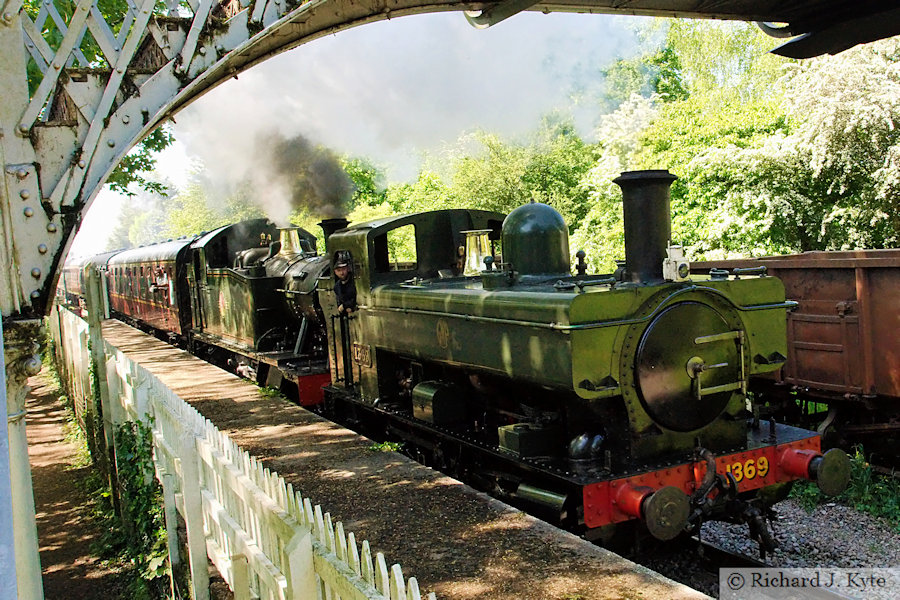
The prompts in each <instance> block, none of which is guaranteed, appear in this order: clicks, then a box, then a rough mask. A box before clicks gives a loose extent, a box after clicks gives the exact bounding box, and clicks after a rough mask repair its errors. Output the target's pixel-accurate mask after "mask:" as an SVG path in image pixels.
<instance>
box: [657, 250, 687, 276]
mask: <svg viewBox="0 0 900 600" xmlns="http://www.w3.org/2000/svg"><path fill="white" fill-rule="evenodd" d="M662 271H663V279H665V280H666V281H685V280H687V278H688V277H690V275H691V265H690V263H689V262H688V261H687V259H686V258H685V257H684V248H682V247H681V246H669V247H668V248H666V258H665V260H663V264H662Z"/></svg>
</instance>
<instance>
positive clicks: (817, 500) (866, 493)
mask: <svg viewBox="0 0 900 600" xmlns="http://www.w3.org/2000/svg"><path fill="white" fill-rule="evenodd" d="M791 497H792V498H794V499H796V500H797V502H798V503H799V504H800V506H802V507H803V508H805V509H806V510H807V511H812V510H813V508H815V507H816V506H817V505H819V504H821V503H823V502H834V501H837V502H841V503H842V504H846V505H847V506H852V507H853V508H855V509H857V510H860V511H862V512H865V513H868V514H870V515H873V516H876V517H882V518H884V519H885V520H887V521H888V523H889V524H890V525H891V526H892V527H893V528H894V529H896V530H897V531H900V481H898V480H897V479H894V478H892V477H886V476H883V475H879V474H878V473H876V472H874V471H873V470H872V467H871V465H869V463H868V462H866V457H865V455H864V454H863V450H862V448H861V447H859V446H857V447H856V450H855V452H854V453H853V455H852V456H851V457H850V484H849V485H848V486H847V489H846V490H844V492H843V493H842V494H840V495H839V496H836V497H834V498H830V497H828V496H825V495H824V494H822V492H821V491H819V488H818V487H816V485H815V484H814V483H812V482H809V481H803V482H797V483H795V484H794V488H793V490H791Z"/></svg>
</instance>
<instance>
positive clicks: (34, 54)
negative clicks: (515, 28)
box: [0, 0, 900, 317]
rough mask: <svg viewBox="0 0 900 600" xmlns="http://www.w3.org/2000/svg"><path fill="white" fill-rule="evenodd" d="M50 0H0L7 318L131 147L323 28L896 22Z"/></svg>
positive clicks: (601, 2) (557, 7) (787, 14)
mask: <svg viewBox="0 0 900 600" xmlns="http://www.w3.org/2000/svg"><path fill="white" fill-rule="evenodd" d="M57 2H59V0H30V1H29V2H27V3H25V4H24V5H23V3H22V0H0V4H2V9H0V100H2V107H0V128H2V131H0V161H2V165H3V171H4V177H3V184H4V185H2V186H0V190H2V191H0V195H2V199H0V208H2V224H3V230H4V234H5V235H4V243H3V244H2V246H0V260H2V261H3V264H4V266H5V268H4V269H3V270H2V271H3V273H2V275H0V278H2V283H3V285H2V288H0V308H2V314H3V315H4V316H22V317H28V316H34V315H40V314H42V313H44V312H45V311H46V310H47V307H48V302H49V298H50V296H51V293H52V290H53V289H54V288H55V285H56V279H57V272H58V270H59V267H60V265H61V262H62V260H63V257H64V256H65V252H66V249H67V247H68V245H69V243H70V242H71V239H72V237H73V235H74V232H75V231H76V229H77V225H78V223H79V221H80V219H81V215H82V213H83V211H84V210H86V209H87V207H88V206H89V205H90V203H91V201H92V200H93V198H94V197H95V196H96V194H97V192H98V191H99V189H100V186H101V185H102V184H103V182H104V181H105V180H106V178H107V177H108V176H109V174H110V173H111V172H112V170H113V169H114V168H115V166H116V165H117V164H118V162H119V161H120V160H121V159H122V158H123V157H124V156H125V154H127V153H128V152H129V150H130V149H131V148H132V147H133V146H134V145H135V144H136V143H137V142H139V141H140V140H141V139H143V137H145V136H146V135H148V134H149V133H150V132H152V131H153V130H154V129H155V128H156V127H157V126H159V125H160V124H161V123H163V122H165V121H166V120H167V119H168V118H169V117H171V116H172V115H173V114H174V113H175V112H177V111H178V110H179V109H180V108H182V107H184V106H185V105H186V104H188V103H190V102H191V101H192V100H194V99H195V98H197V97H198V96H200V95H201V94H203V93H204V92H206V91H208V90H209V89H211V88H212V87H214V86H216V85H217V84H219V83H221V82H222V81H224V80H226V79H228V78H230V77H232V76H234V75H236V74H238V73H240V72H241V71H243V70H245V69H247V68H249V67H251V66H253V65H255V64H257V63H259V62H261V61H263V60H265V59H267V58H269V57H271V56H274V55H275V54H278V53H280V52H284V51H286V50H289V49H291V48H294V47H296V46H298V45H300V44H302V43H304V42H306V41H309V40H313V39H315V38H317V37H320V36H323V35H326V34H329V33H334V32H337V31H340V30H342V29H346V28H349V27H353V26H356V25H360V24H364V23H369V22H373V21H377V20H382V19H389V18H392V17H398V16H403V15H411V14H417V13H427V12H437V11H448V10H463V11H466V13H467V17H468V18H469V20H470V22H472V23H473V24H474V25H476V26H478V27H485V26H490V25H492V24H493V23H496V22H497V21H499V20H502V19H504V18H507V17H508V16H510V15H512V14H514V13H515V12H518V11H521V10H526V9H527V10H542V11H550V10H554V11H577V12H603V13H623V14H644V15H662V16H685V17H714V18H738V19H753V20H764V21H781V22H789V24H788V25H787V26H782V27H778V28H773V27H769V28H768V30H769V31H772V32H773V33H777V34H778V35H780V36H783V35H796V34H802V36H804V39H803V40H800V42H802V43H801V45H800V48H801V50H802V49H803V48H806V49H807V50H808V49H809V48H810V47H811V48H812V49H813V50H821V48H820V46H824V47H825V50H823V51H829V48H832V47H835V46H834V40H833V39H831V38H833V37H834V35H835V33H834V31H835V23H838V24H839V23H841V22H845V21H848V20H849V21H854V22H857V21H861V20H862V21H865V20H866V19H868V21H866V22H870V25H871V24H872V23H875V24H880V25H879V27H876V28H875V30H872V29H871V27H870V28H869V29H870V30H869V32H868V33H867V35H868V36H869V37H872V36H873V35H878V36H883V35H890V31H888V29H890V28H889V27H888V28H887V29H886V28H885V26H884V23H889V24H891V23H895V22H896V21H898V19H897V18H896V16H897V15H894V14H893V12H897V9H887V12H888V13H891V14H890V15H887V14H886V13H885V12H884V11H885V9H884V8H883V7H882V8H879V7H878V5H879V3H877V2H876V3H872V2H850V0H801V1H800V2H793V3H784V2H779V1H777V0H721V1H718V2H705V1H699V0H625V1H622V0H553V1H548V2H538V3H533V2H530V1H529V0H502V1H501V2H457V1H453V0H449V1H448V0H438V1H434V0H311V1H309V2H302V3H298V2H295V1H294V0H224V1H222V0H188V2H187V3H182V2H179V0H166V3H165V5H163V4H162V3H159V2H157V1H156V0H122V2H123V4H124V5H125V6H126V10H124V12H121V13H120V14H117V15H104V14H102V13H101V11H100V9H99V8H98V5H97V3H96V0H74V2H67V3H62V2H60V3H59V5H57ZM892 11H893V12H892ZM891 16H893V17H894V18H891ZM894 27H895V28H898V27H900V26H897V25H894ZM863 29H865V28H863ZM859 30H860V28H859V27H857V28H856V29H853V31H855V32H857V33H858V32H859ZM817 32H818V33H821V36H820V37H817V38H815V39H814V40H813V42H810V41H809V39H807V38H808V37H809V36H810V35H812V34H814V33H817ZM822 36H824V39H825V42H824V43H822V42H819V41H816V40H820V39H823V38H822ZM829 36H831V37H829ZM828 40H831V42H829V41H828ZM856 41H859V40H856ZM856 41H854V40H850V42H847V41H846V39H845V40H844V43H856ZM829 43H830V44H831V46H829V45H828V44H829ZM838 46H840V44H838ZM839 49H840V48H839Z"/></svg>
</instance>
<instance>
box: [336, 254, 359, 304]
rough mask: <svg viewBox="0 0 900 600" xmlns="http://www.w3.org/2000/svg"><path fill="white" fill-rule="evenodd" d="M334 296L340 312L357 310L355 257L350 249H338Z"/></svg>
mask: <svg viewBox="0 0 900 600" xmlns="http://www.w3.org/2000/svg"><path fill="white" fill-rule="evenodd" d="M334 277H335V279H337V281H335V283H334V296H335V300H337V305H338V312H339V313H340V314H341V315H347V314H350V313H351V312H353V311H355V310H356V282H355V281H353V257H352V256H351V255H350V252H349V251H348V250H338V251H337V253H336V254H335V257H334Z"/></svg>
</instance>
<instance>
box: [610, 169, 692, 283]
mask: <svg viewBox="0 0 900 600" xmlns="http://www.w3.org/2000/svg"><path fill="white" fill-rule="evenodd" d="M676 179H677V177H675V175H672V174H671V173H669V172H668V171H667V170H665V169H662V170H648V171H626V172H625V173H622V174H621V175H620V176H619V177H617V178H615V179H614V180H613V183H615V184H618V186H619V187H621V188H622V200H623V204H624V221H625V280H626V281H633V282H635V283H654V282H660V281H663V273H662V264H663V260H665V258H666V247H667V246H668V244H669V241H670V240H671V238H672V222H671V215H670V213H669V186H671V185H672V182H673V181H675V180H676Z"/></svg>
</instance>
